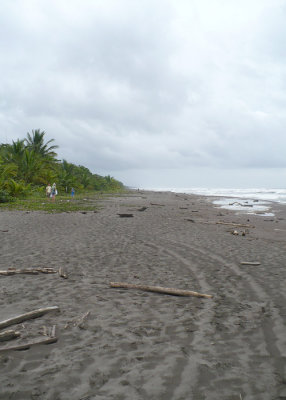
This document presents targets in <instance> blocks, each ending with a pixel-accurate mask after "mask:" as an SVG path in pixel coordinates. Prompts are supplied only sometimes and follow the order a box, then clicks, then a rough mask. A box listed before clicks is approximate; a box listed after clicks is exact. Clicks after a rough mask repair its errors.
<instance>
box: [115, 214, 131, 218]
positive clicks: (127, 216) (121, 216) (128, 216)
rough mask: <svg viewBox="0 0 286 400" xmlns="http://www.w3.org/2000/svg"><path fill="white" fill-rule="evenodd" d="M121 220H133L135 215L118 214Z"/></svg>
mask: <svg viewBox="0 0 286 400" xmlns="http://www.w3.org/2000/svg"><path fill="white" fill-rule="evenodd" d="M118 215H119V217H120V218H132V217H133V214H118Z"/></svg>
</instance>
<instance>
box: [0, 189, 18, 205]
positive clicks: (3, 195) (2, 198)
mask: <svg viewBox="0 0 286 400" xmlns="http://www.w3.org/2000/svg"><path fill="white" fill-rule="evenodd" d="M14 200H15V198H14V197H12V196H10V195H9V193H8V192H7V191H6V190H3V189H0V203H10V202H11V201H14Z"/></svg>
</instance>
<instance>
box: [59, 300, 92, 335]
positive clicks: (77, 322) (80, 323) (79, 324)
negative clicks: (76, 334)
mask: <svg viewBox="0 0 286 400" xmlns="http://www.w3.org/2000/svg"><path fill="white" fill-rule="evenodd" d="M96 297H98V296H96ZM89 315H90V311H87V312H86V313H85V314H83V315H82V316H81V317H79V318H74V319H73V320H72V321H69V322H67V323H66V325H65V327H64V328H65V329H67V328H69V327H70V326H77V327H78V328H80V329H83V326H84V322H85V320H86V319H87V317H88V316H89Z"/></svg>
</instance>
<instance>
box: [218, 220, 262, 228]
mask: <svg viewBox="0 0 286 400" xmlns="http://www.w3.org/2000/svg"><path fill="white" fill-rule="evenodd" d="M216 224H217V225H229V226H237V227H239V228H255V226H253V225H247V224H235V223H233V222H220V221H218V222H216Z"/></svg>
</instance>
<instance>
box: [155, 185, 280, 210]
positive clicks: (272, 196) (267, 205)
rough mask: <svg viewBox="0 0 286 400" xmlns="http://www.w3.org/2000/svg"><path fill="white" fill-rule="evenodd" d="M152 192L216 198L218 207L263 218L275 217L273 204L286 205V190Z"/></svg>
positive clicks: (187, 189)
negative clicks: (271, 210) (272, 209)
mask: <svg viewBox="0 0 286 400" xmlns="http://www.w3.org/2000/svg"><path fill="white" fill-rule="evenodd" d="M152 190H160V191H171V192H175V193H186V194H197V195H201V196H207V197H211V196H214V197H216V199H214V200H213V201H212V202H213V203H214V204H215V205H217V206H218V207H221V208H226V209H230V210H235V211H237V212H243V213H247V214H257V215H262V216H273V215H274V214H273V213H271V212H269V210H270V209H271V203H272V202H275V203H282V204H286V189H261V188H259V189H252V188H251V189H226V188H164V189H163V188H161V189H152ZM218 197H219V198H218Z"/></svg>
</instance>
